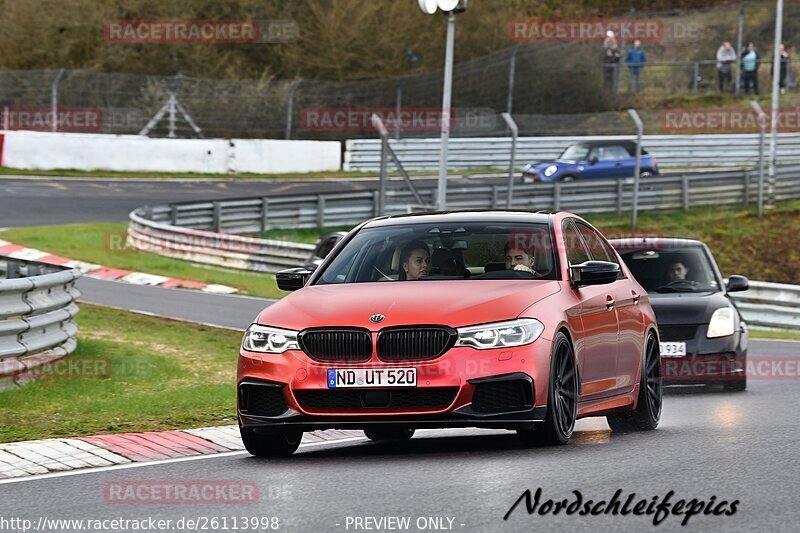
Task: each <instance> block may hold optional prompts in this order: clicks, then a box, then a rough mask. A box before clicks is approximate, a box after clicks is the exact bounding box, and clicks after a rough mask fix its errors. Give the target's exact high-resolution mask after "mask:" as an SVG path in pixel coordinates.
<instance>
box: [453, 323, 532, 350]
mask: <svg viewBox="0 0 800 533" xmlns="http://www.w3.org/2000/svg"><path fill="white" fill-rule="evenodd" d="M543 330H544V326H543V325H542V323H541V322H539V321H538V320H536V319H534V318H520V319H518V320H509V321H507V322H495V323H493V324H481V325H479V326H467V327H463V328H457V331H458V340H457V341H456V346H470V347H472V348H477V349H479V350H488V349H491V348H504V347H508V346H522V345H524V344H530V343H532V342H533V341H535V340H536V339H538V338H539V335H541V334H542V331H543Z"/></svg>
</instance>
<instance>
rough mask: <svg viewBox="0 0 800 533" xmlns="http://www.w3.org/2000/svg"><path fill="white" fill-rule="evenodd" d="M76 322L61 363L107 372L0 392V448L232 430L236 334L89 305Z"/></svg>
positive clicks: (48, 380)
mask: <svg viewBox="0 0 800 533" xmlns="http://www.w3.org/2000/svg"><path fill="white" fill-rule="evenodd" d="M77 322H78V327H79V333H78V347H77V349H76V351H75V352H74V353H73V354H72V355H70V356H68V358H67V359H65V360H64V361H67V360H68V359H69V358H74V360H87V361H91V362H94V361H98V362H99V363H100V368H103V367H104V366H105V368H107V369H109V370H108V371H107V372H102V371H101V372H99V373H94V372H92V373H86V374H84V375H73V376H69V377H61V376H59V379H55V378H54V379H47V378H45V379H39V380H37V381H34V382H32V383H30V384H29V385H27V386H26V387H24V388H22V389H18V390H10V391H4V392H0V442H12V441H19V440H27V439H39V438H49V437H71V436H77V435H94V434H99V433H119V432H127V431H161V430H168V429H178V428H188V427H199V426H205V425H220V424H233V423H235V421H236V399H235V398H236V386H235V383H236V357H237V353H238V347H239V342H240V341H241V333H238V332H235V331H229V330H224V329H216V328H210V327H206V326H197V325H191V324H183V323H179V322H174V321H170V320H166V319H159V318H154V317H149V316H143V315H138V314H134V313H128V312H124V311H117V310H113V309H108V308H103V307H98V306H93V305H89V304H83V305H81V312H80V313H79V314H78V316H77ZM145 333H146V334H145ZM108 362H110V365H109V364H108ZM75 374H77V373H75ZM98 374H99V375H98ZM44 375H47V374H44Z"/></svg>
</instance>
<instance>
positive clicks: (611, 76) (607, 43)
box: [603, 30, 622, 94]
mask: <svg viewBox="0 0 800 533" xmlns="http://www.w3.org/2000/svg"><path fill="white" fill-rule="evenodd" d="M621 57H622V53H621V52H620V51H619V42H617V37H616V36H615V34H614V32H613V31H611V30H608V31H607V32H606V38H605V40H604V41H603V86H604V87H605V88H606V90H607V91H613V92H614V93H615V94H616V92H617V91H616V89H617V84H616V79H617V68H618V67H619V62H620V59H621Z"/></svg>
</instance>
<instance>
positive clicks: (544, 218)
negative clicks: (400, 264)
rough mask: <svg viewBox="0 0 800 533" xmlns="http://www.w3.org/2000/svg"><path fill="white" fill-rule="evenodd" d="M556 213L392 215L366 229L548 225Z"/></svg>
mask: <svg viewBox="0 0 800 533" xmlns="http://www.w3.org/2000/svg"><path fill="white" fill-rule="evenodd" d="M554 215H555V213H550V212H544V211H537V212H532V211H522V210H520V211H514V210H498V209H486V210H480V209H473V210H463V211H439V212H426V213H409V214H403V215H391V216H386V217H380V218H375V219H372V220H370V221H368V222H366V223H365V226H364V227H369V228H374V227H385V226H399V225H405V224H441V223H469V222H516V223H528V224H531V223H539V224H547V223H549V222H550V220H551V219H552V218H553V216H554Z"/></svg>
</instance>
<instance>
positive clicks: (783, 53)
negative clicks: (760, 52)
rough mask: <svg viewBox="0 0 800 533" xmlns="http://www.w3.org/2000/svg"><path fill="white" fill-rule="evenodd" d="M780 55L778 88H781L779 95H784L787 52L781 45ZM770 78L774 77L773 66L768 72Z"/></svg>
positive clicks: (787, 62)
mask: <svg viewBox="0 0 800 533" xmlns="http://www.w3.org/2000/svg"><path fill="white" fill-rule="evenodd" d="M780 55H781V71H780V74H779V78H778V86H779V87H780V88H781V94H786V82H787V79H786V76H787V74H788V72H789V63H790V59H789V52H787V51H786V47H785V46H784V45H783V43H781V47H780ZM769 72H770V74H771V75H772V76H775V65H774V64H773V65H772V68H770V70H769Z"/></svg>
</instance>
